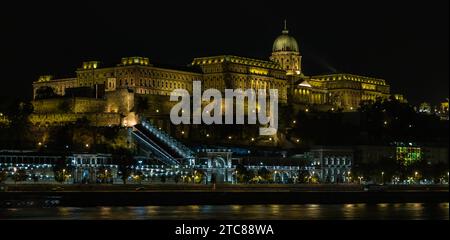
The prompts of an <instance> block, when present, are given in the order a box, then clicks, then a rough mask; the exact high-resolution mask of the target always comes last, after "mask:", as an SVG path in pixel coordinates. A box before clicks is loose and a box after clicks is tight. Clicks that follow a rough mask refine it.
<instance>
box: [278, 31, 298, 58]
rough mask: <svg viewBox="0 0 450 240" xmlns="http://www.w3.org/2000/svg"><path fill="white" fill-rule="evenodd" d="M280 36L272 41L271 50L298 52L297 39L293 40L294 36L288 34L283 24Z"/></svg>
mask: <svg viewBox="0 0 450 240" xmlns="http://www.w3.org/2000/svg"><path fill="white" fill-rule="evenodd" d="M282 33H283V34H281V35H280V36H278V37H277V39H275V42H274V43H273V48H272V51H273V52H280V51H292V52H299V50H298V44H297V40H295V38H294V37H292V36H289V31H288V30H287V29H286V26H284V30H283V32H282Z"/></svg>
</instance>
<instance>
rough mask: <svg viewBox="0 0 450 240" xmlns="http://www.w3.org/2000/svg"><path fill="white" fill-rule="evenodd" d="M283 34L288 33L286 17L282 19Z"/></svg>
mask: <svg viewBox="0 0 450 240" xmlns="http://www.w3.org/2000/svg"><path fill="white" fill-rule="evenodd" d="M282 33H283V34H288V33H289V30H288V29H287V21H286V19H284V29H283V31H282Z"/></svg>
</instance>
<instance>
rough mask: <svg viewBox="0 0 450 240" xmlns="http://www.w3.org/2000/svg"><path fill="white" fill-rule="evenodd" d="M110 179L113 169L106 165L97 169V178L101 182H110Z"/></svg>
mask: <svg viewBox="0 0 450 240" xmlns="http://www.w3.org/2000/svg"><path fill="white" fill-rule="evenodd" d="M110 179H112V174H111V170H108V169H107V168H105V167H100V168H99V169H98V171H97V180H98V181H99V182H100V183H108V182H109V180H110Z"/></svg>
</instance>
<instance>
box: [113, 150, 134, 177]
mask: <svg viewBox="0 0 450 240" xmlns="http://www.w3.org/2000/svg"><path fill="white" fill-rule="evenodd" d="M113 161H114V162H115V163H116V164H117V165H118V173H117V174H118V175H119V176H120V178H121V179H122V181H123V184H126V183H127V179H128V177H130V176H131V174H132V173H133V169H132V166H133V165H135V164H136V161H135V159H134V158H133V155H132V154H131V152H130V151H129V150H128V149H126V148H119V149H117V150H115V152H114V153H113Z"/></svg>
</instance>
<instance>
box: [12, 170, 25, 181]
mask: <svg viewBox="0 0 450 240" xmlns="http://www.w3.org/2000/svg"><path fill="white" fill-rule="evenodd" d="M27 177H28V176H27V172H25V170H23V169H19V170H17V171H16V172H15V173H14V175H13V179H14V182H22V181H25V180H27Z"/></svg>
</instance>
